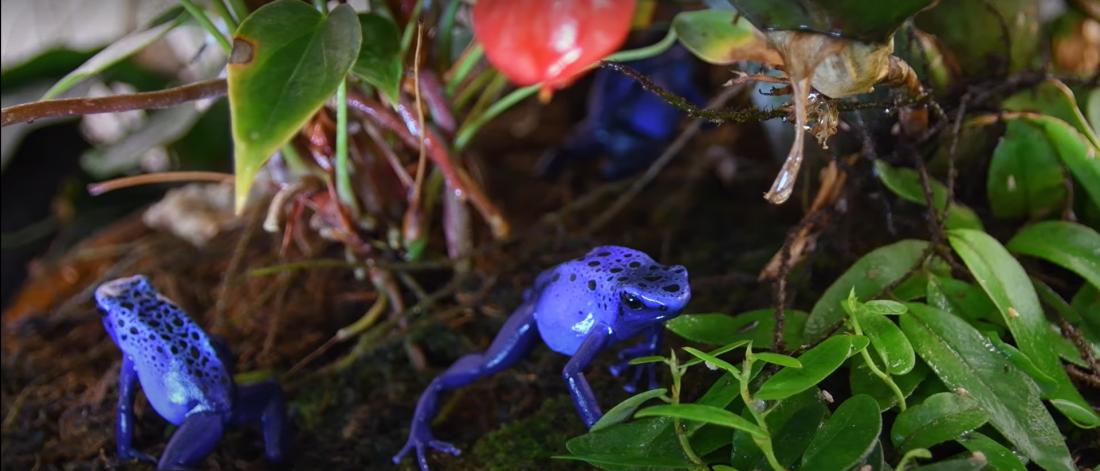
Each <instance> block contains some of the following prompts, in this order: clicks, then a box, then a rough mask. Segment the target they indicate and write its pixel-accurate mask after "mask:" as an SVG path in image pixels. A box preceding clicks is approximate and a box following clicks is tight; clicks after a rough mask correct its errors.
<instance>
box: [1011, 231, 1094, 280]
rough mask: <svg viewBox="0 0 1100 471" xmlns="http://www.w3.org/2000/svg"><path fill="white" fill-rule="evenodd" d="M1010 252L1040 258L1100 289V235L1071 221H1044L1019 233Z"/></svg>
mask: <svg viewBox="0 0 1100 471" xmlns="http://www.w3.org/2000/svg"><path fill="white" fill-rule="evenodd" d="M1005 247H1006V248H1008V250H1010V251H1012V252H1015V253H1018V254H1024V255H1031V256H1032V257H1039V258H1041V259H1044V260H1047V261H1049V262H1051V263H1054V264H1057V265H1061V266H1062V267H1063V268H1065V269H1067V270H1070V271H1072V272H1074V273H1077V274H1078V275H1081V277H1082V278H1084V279H1085V280H1086V281H1088V282H1089V283H1090V284H1092V285H1093V286H1100V233H1098V232H1096V230H1095V229H1092V228H1090V227H1086V226H1083V225H1081V224H1077V223H1074V222H1068V221H1044V222H1040V223H1036V224H1032V225H1030V226H1027V227H1025V228H1023V229H1021V230H1020V232H1017V233H1016V236H1015V237H1013V238H1012V240H1009V241H1008V244H1006V245H1005Z"/></svg>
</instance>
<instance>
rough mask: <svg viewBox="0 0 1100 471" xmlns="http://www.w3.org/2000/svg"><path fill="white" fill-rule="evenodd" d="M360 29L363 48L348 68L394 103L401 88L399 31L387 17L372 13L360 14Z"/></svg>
mask: <svg viewBox="0 0 1100 471" xmlns="http://www.w3.org/2000/svg"><path fill="white" fill-rule="evenodd" d="M359 25H360V26H361V27H362V29H363V47H361V48H359V58H358V59H356V60H355V65H354V66H353V67H352V69H351V71H352V72H353V73H354V74H355V75H357V76H358V77H359V78H362V79H363V80H366V81H367V83H369V84H371V85H374V86H375V87H377V88H378V89H379V90H381V91H382V93H384V94H385V95H386V97H387V98H389V99H390V102H391V103H397V94H398V92H399V90H400V87H401V74H402V72H403V70H402V68H401V67H402V66H401V33H400V32H399V31H398V30H397V25H396V24H394V22H393V20H392V19H390V18H389V17H386V16H382V15H378V14H375V13H364V14H361V15H359Z"/></svg>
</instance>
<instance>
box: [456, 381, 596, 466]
mask: <svg viewBox="0 0 1100 471" xmlns="http://www.w3.org/2000/svg"><path fill="white" fill-rule="evenodd" d="M582 433H584V429H583V427H582V426H581V423H580V420H578V419H577V417H576V413H575V412H574V411H573V403H572V402H571V401H570V400H569V397H567V396H558V397H553V398H548V399H547V400H546V401H545V402H543V404H542V406H541V407H539V409H538V411H536V412H535V413H534V414H533V415H531V416H529V417H526V418H524V419H522V420H517V421H515V422H512V423H509V424H507V425H505V426H503V427H501V428H500V429H497V430H495V431H493V432H491V433H488V434H486V435H485V436H484V437H482V438H481V439H480V440H478V441H477V443H475V444H474V448H473V452H472V453H471V456H470V458H471V461H472V462H471V463H469V464H470V465H471V466H472V467H473V468H476V469H483V470H487V471H495V470H500V471H503V470H509V471H511V470H527V469H530V470H572V469H579V468H578V466H579V465H578V464H577V463H575V462H569V461H562V460H554V459H551V458H550V457H551V456H554V455H559V454H564V453H565V441H566V440H568V439H569V438H572V437H574V436H577V435H580V434H582Z"/></svg>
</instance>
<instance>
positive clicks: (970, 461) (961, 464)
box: [913, 454, 988, 471]
mask: <svg viewBox="0 0 1100 471" xmlns="http://www.w3.org/2000/svg"><path fill="white" fill-rule="evenodd" d="M987 465H988V463H987V462H986V460H985V458H984V457H982V456H978V455H973V454H971V455H970V456H968V457H966V458H954V459H950V460H943V461H940V462H937V463H932V464H926V465H923V466H917V467H916V468H913V471H981V470H983V469H986V468H987Z"/></svg>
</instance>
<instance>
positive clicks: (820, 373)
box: [753, 335, 866, 401]
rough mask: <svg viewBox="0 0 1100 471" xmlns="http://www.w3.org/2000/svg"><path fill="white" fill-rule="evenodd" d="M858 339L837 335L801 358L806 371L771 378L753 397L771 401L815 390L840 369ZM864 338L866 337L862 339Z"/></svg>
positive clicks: (785, 370) (789, 370) (785, 371)
mask: <svg viewBox="0 0 1100 471" xmlns="http://www.w3.org/2000/svg"><path fill="white" fill-rule="evenodd" d="M856 338H857V336H854V335H836V336H833V337H830V338H828V339H826V340H825V341H824V342H821V343H820V344H819V345H818V346H816V347H814V348H811V349H810V350H808V351H807V352H806V353H803V354H802V355H801V356H799V357H798V361H799V362H801V363H802V368H790V367H787V368H783V369H781V370H779V372H778V373H776V374H775V375H774V376H772V377H771V378H768V380H767V381H765V382H764V384H763V385H761V386H760V390H758V391H757V392H756V394H754V395H753V397H754V398H756V399H761V400H765V401H771V400H775V399H783V398H785V397H790V396H793V395H795V394H798V393H800V392H802V391H805V390H807V389H810V388H812V387H814V386H815V385H816V384H817V383H820V382H821V380H823V379H825V378H826V377H827V376H829V375H830V374H832V373H833V371H836V369H837V368H840V365H842V364H844V360H846V359H847V358H848V356H849V355H851V354H852V353H854V352H853V348H852V344H853V343H854V340H855V339H856ZM858 338H862V339H864V341H866V338H865V337H858Z"/></svg>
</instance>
